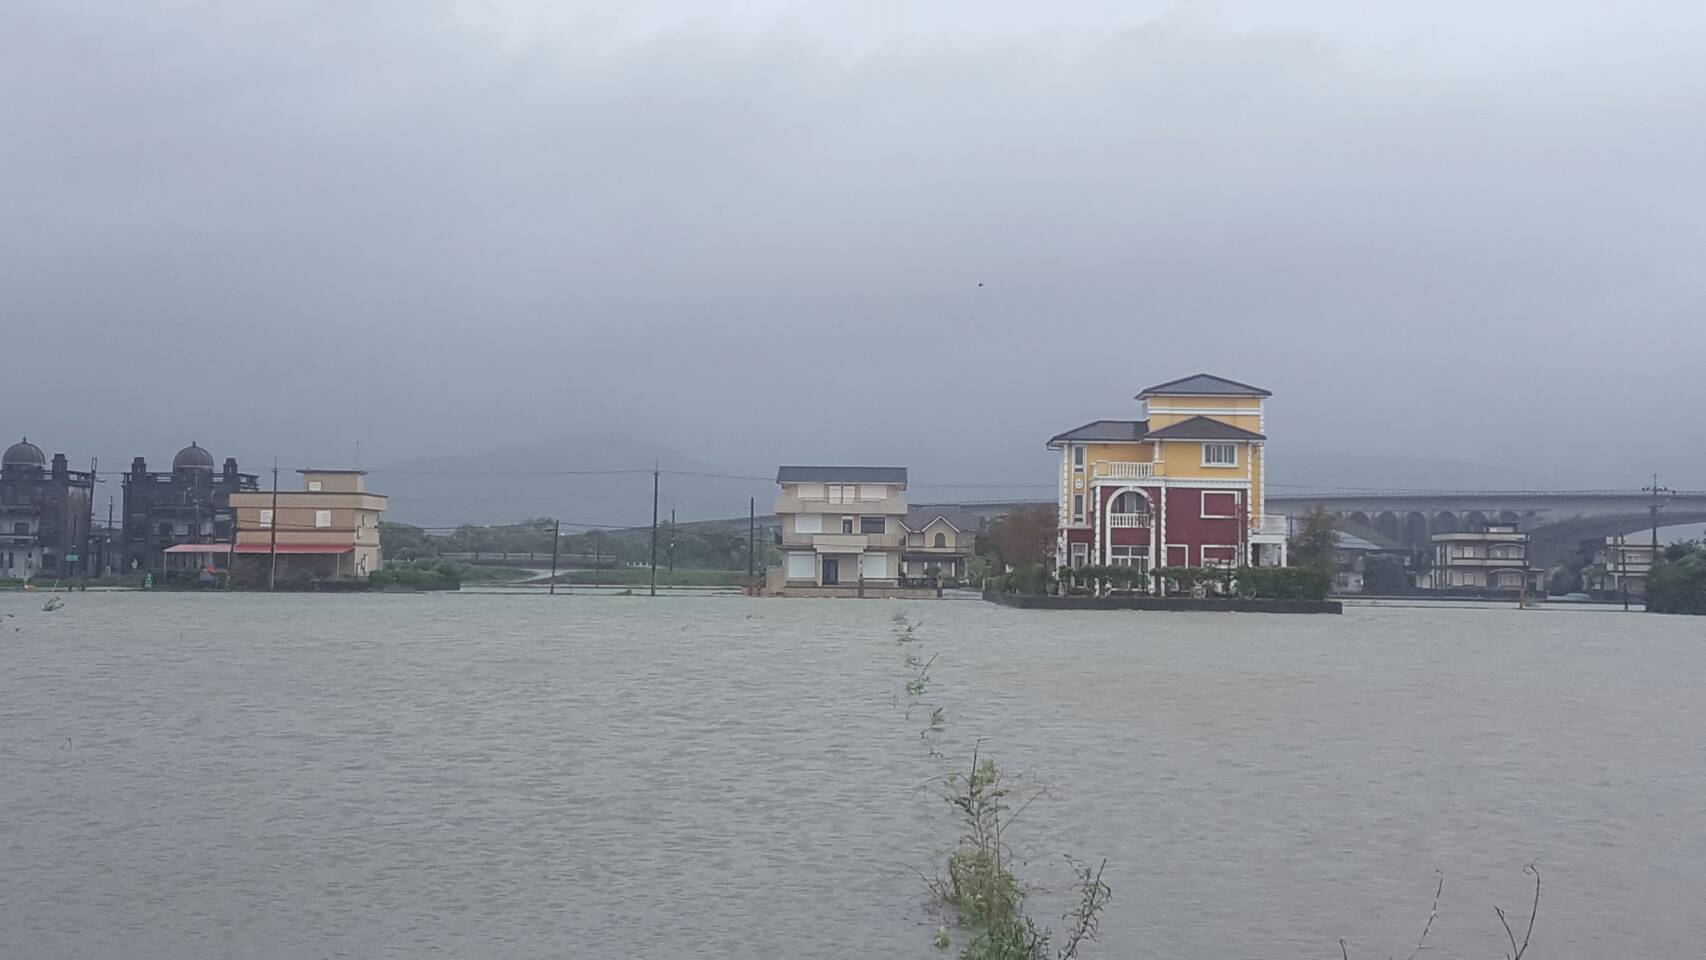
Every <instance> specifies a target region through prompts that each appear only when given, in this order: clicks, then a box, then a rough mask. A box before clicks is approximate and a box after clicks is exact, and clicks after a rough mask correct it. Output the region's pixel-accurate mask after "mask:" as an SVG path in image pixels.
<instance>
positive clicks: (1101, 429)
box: [1048, 420, 1149, 447]
mask: <svg viewBox="0 0 1706 960" xmlns="http://www.w3.org/2000/svg"><path fill="white" fill-rule="evenodd" d="M1148 433H1149V421H1148V420H1092V421H1090V422H1089V423H1086V424H1085V425H1083V426H1082V427H1074V428H1072V429H1071V430H1068V431H1066V432H1065V433H1057V434H1055V435H1054V436H1052V437H1050V438H1049V441H1048V445H1049V446H1051V447H1052V446H1054V445H1055V444H1057V443H1065V442H1070V441H1082V442H1085V443H1115V442H1120V441H1126V442H1134V441H1137V440H1142V439H1143V438H1144V436H1145V435H1146V434H1148Z"/></svg>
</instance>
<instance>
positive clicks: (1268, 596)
mask: <svg viewBox="0 0 1706 960" xmlns="http://www.w3.org/2000/svg"><path fill="white" fill-rule="evenodd" d="M1234 576H1235V578H1236V582H1237V585H1238V595H1239V596H1241V597H1252V598H1256V599H1262V600H1325V599H1326V598H1327V591H1328V589H1330V588H1331V586H1332V579H1331V578H1330V577H1327V576H1325V575H1323V574H1321V573H1320V572H1318V571H1316V570H1313V569H1310V568H1308V567H1239V568H1238V569H1237V570H1236V571H1234Z"/></svg>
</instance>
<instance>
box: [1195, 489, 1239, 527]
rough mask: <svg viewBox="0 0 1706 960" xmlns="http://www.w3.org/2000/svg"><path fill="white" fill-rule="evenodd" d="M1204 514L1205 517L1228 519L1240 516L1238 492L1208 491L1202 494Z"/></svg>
mask: <svg viewBox="0 0 1706 960" xmlns="http://www.w3.org/2000/svg"><path fill="white" fill-rule="evenodd" d="M1202 515H1203V517H1204V518H1205V519H1208V518H1216V519H1222V520H1224V519H1227V518H1230V517H1236V516H1238V494H1236V493H1230V492H1219V491H1217V492H1213V493H1211V492H1208V491H1206V490H1205V491H1204V492H1203V495H1202Z"/></svg>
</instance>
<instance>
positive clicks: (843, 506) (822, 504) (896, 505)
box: [775, 497, 907, 517]
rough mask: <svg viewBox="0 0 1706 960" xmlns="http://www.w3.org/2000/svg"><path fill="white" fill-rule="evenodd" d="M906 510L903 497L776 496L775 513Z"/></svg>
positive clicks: (870, 513)
mask: <svg viewBox="0 0 1706 960" xmlns="http://www.w3.org/2000/svg"><path fill="white" fill-rule="evenodd" d="M906 510H907V506H906V498H905V497H889V498H887V499H883V500H804V499H801V498H799V497H778V498H776V508H775V513H776V514H777V515H778V516H781V515H783V514H789V513H828V514H843V515H846V516H854V515H860V514H863V515H866V516H876V515H877V514H882V515H884V516H894V517H904V516H906Z"/></svg>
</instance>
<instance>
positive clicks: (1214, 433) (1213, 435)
mask: <svg viewBox="0 0 1706 960" xmlns="http://www.w3.org/2000/svg"><path fill="white" fill-rule="evenodd" d="M1146 439H1149V440H1266V439H1267V437H1264V436H1262V435H1261V434H1259V433H1257V432H1256V431H1254V430H1245V429H1244V428H1243V427H1235V426H1233V425H1232V424H1230V423H1223V422H1221V421H1219V420H1210V419H1209V418H1208V417H1192V418H1190V419H1189V420H1180V421H1179V422H1178V423H1175V424H1173V425H1172V426H1170V427H1162V428H1161V429H1159V430H1157V431H1155V432H1154V433H1151V434H1150V435H1149V436H1148V437H1147V438H1146Z"/></svg>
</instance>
